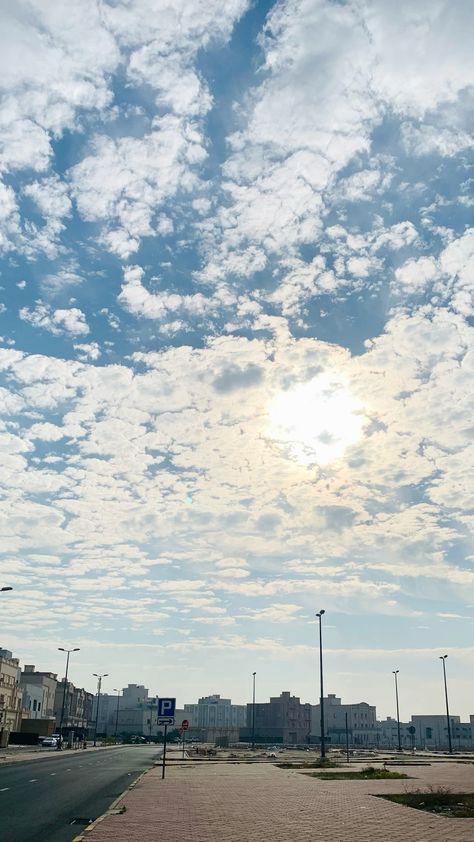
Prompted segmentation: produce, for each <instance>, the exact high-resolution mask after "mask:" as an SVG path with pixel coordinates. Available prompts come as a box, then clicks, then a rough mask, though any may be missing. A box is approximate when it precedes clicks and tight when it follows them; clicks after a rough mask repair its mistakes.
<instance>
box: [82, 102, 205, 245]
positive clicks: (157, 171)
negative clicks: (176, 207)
mask: <svg viewBox="0 0 474 842" xmlns="http://www.w3.org/2000/svg"><path fill="white" fill-rule="evenodd" d="M205 158H206V151H205V149H204V146H203V138H202V135H201V133H200V131H199V129H198V127H197V126H196V125H194V124H193V123H191V122H189V121H183V120H182V119H180V118H178V117H175V116H173V115H166V116H164V117H160V118H158V117H157V118H155V120H154V122H153V131H152V132H151V133H150V134H148V135H145V136H143V137H142V138H133V137H125V138H119V139H118V140H113V139H112V138H108V137H97V138H96V139H95V141H94V144H93V151H92V154H90V155H89V156H87V157H86V158H84V159H83V160H82V161H81V162H80V163H79V164H76V166H75V167H73V169H72V171H71V179H72V192H73V195H74V197H75V199H76V202H77V206H78V209H79V212H80V213H81V214H82V216H83V217H84V218H85V219H87V220H92V221H98V222H102V223H103V224H104V229H103V235H102V236H103V240H104V243H105V245H106V246H107V248H109V249H110V250H111V251H113V252H114V253H116V254H117V255H118V256H119V257H121V258H126V257H128V256H129V255H130V254H132V253H133V252H135V251H136V250H137V249H138V246H139V243H140V239H141V238H142V237H148V236H153V235H156V233H157V225H158V226H159V225H160V222H159V220H158V219H157V218H156V215H157V212H158V210H159V209H160V208H161V207H162V206H163V204H164V203H165V202H167V201H169V199H171V198H172V197H174V196H175V195H176V194H177V193H178V191H179V192H183V193H185V194H186V193H188V194H189V193H191V192H193V191H195V190H197V189H198V187H199V179H198V176H197V175H196V172H195V171H196V169H197V168H198V167H199V165H200V164H202V163H203V161H204V159H205Z"/></svg>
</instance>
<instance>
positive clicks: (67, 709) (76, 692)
mask: <svg viewBox="0 0 474 842" xmlns="http://www.w3.org/2000/svg"><path fill="white" fill-rule="evenodd" d="M93 699H94V696H93V694H92V693H88V691H87V690H84V688H83V687H75V686H74V684H73V683H72V681H67V682H65V680H64V678H63V679H62V680H61V681H59V682H58V683H57V686H56V694H55V700H54V715H55V717H56V727H57V728H59V726H60V723H61V714H62V713H63V705H64V713H63V717H62V726H63V732H67V731H74V732H75V734H76V735H77V736H78V737H83V736H85V735H87V734H88V732H89V730H90V728H91V724H92V703H93Z"/></svg>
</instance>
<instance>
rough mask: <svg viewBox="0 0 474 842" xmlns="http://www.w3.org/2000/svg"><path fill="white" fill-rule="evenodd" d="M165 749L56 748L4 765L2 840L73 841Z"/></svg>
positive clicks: (0, 778) (0, 798) (0, 782)
mask: <svg viewBox="0 0 474 842" xmlns="http://www.w3.org/2000/svg"><path fill="white" fill-rule="evenodd" d="M160 754H161V749H160V748H159V747H157V746H123V748H111V749H102V750H101V751H87V750H86V751H74V752H64V753H62V754H59V753H57V754H56V753H55V752H51V757H48V758H43V759H41V760H31V761H24V762H21V761H17V762H15V763H13V764H12V765H11V766H5V767H4V768H0V839H1V842H71V840H72V839H74V837H75V836H77V835H78V834H79V833H81V832H82V831H83V830H84V827H86V824H85V823H84V822H82V823H81V822H80V820H81V819H82V820H85V819H96V818H97V817H98V816H100V815H101V814H102V813H104V812H105V811H106V810H107V808H108V807H109V806H110V804H111V803H112V801H114V800H115V798H117V796H118V795H120V794H121V793H122V792H123V791H124V790H125V789H126V788H127V787H128V786H130V784H131V783H132V781H134V780H135V779H136V778H137V777H138V775H139V774H140V773H141V772H143V771H144V770H145V769H148V768H149V767H150V766H152V764H153V760H154V759H155V758H157V757H158V756H159V755H160Z"/></svg>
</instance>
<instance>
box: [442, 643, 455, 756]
mask: <svg viewBox="0 0 474 842" xmlns="http://www.w3.org/2000/svg"><path fill="white" fill-rule="evenodd" d="M439 657H440V660H441V661H442V662H443V677H444V695H445V698H446V718H447V720H448V745H449V753H450V754H452V753H453V744H452V741H451V721H450V718H449V703H448V682H447V681H446V658H447V657H448V656H447V655H440V656H439Z"/></svg>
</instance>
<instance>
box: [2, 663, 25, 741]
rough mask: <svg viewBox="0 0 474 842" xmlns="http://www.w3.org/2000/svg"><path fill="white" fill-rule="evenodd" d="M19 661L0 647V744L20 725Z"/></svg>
mask: <svg viewBox="0 0 474 842" xmlns="http://www.w3.org/2000/svg"><path fill="white" fill-rule="evenodd" d="M20 672H21V671H20V663H19V661H18V659H17V658H14V657H13V655H12V653H11V652H10V651H9V650H8V649H0V746H5V745H7V744H8V736H9V734H10V733H11V732H12V731H19V730H20V726H21V701H22V692H21V688H20Z"/></svg>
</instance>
